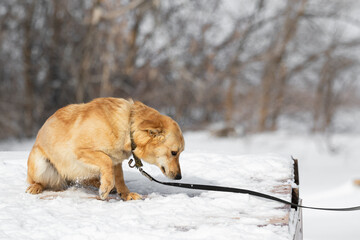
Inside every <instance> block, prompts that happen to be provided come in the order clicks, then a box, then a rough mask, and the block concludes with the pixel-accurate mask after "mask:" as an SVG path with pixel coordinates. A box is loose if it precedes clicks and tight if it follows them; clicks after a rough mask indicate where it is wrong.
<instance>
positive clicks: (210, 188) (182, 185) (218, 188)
mask: <svg viewBox="0 0 360 240" xmlns="http://www.w3.org/2000/svg"><path fill="white" fill-rule="evenodd" d="M134 158H135V164H134V165H131V163H132V161H133V159H130V161H129V166H130V167H131V168H134V167H136V168H137V169H138V170H139V171H140V173H141V174H142V175H144V176H145V177H146V178H148V179H149V180H150V181H154V182H156V183H159V184H162V185H166V186H172V187H180V188H188V189H194V190H206V191H215V192H231V193H242V194H249V195H253V196H256V197H260V198H265V199H269V200H272V201H276V202H280V203H284V204H287V205H290V206H291V207H292V208H307V209H313V210H324V211H341V212H346V211H358V210H360V206H356V207H349V208H320V207H308V206H303V205H299V204H296V203H292V202H288V201H286V200H283V199H281V198H277V197H274V196H270V195H267V194H264V193H260V192H256V191H252V190H247V189H241V188H232V187H222V186H213V185H202V184H191V183H176V182H162V181H159V180H156V179H155V178H153V177H152V176H151V175H150V174H148V173H147V172H145V171H144V170H143V169H142V164H141V161H140V159H139V158H137V157H134ZM139 161H140V162H139ZM140 164H141V165H140Z"/></svg>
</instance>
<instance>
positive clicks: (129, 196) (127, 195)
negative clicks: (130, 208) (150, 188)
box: [114, 163, 142, 201]
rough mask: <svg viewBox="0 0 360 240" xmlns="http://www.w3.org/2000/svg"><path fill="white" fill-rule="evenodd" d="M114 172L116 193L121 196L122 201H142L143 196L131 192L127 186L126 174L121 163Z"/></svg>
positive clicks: (115, 167)
mask: <svg viewBox="0 0 360 240" xmlns="http://www.w3.org/2000/svg"><path fill="white" fill-rule="evenodd" d="M114 172H115V188H116V191H117V192H118V193H119V194H120V197H121V199H122V200H124V201H128V200H138V199H142V196H141V195H139V194H137V193H134V192H130V191H129V189H128V187H127V186H126V185H125V181H124V173H123V169H122V164H121V163H120V164H117V165H115V166H114Z"/></svg>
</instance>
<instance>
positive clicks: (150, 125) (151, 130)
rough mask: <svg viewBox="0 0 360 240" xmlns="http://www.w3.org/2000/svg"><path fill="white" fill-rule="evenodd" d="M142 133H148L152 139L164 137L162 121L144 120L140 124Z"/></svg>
mask: <svg viewBox="0 0 360 240" xmlns="http://www.w3.org/2000/svg"><path fill="white" fill-rule="evenodd" d="M139 129H140V130H141V131H146V132H147V133H148V134H149V136H150V137H152V138H155V137H158V136H162V135H163V129H164V128H163V125H162V123H161V121H157V120H144V121H142V122H141V123H140V124H139Z"/></svg>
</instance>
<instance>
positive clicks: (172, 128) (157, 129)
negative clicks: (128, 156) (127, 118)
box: [131, 102, 185, 180]
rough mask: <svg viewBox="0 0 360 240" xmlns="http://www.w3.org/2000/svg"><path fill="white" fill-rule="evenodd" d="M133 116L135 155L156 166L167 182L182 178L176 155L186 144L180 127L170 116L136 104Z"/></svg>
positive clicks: (132, 128)
mask: <svg viewBox="0 0 360 240" xmlns="http://www.w3.org/2000/svg"><path fill="white" fill-rule="evenodd" d="M134 106H135V111H134V114H133V116H132V118H133V119H132V122H133V123H132V127H131V131H132V132H133V140H134V142H135V144H136V149H135V151H134V153H135V154H136V155H137V156H138V157H139V158H141V159H143V160H144V161H146V162H148V163H150V164H154V165H156V166H158V167H159V168H160V169H161V171H162V172H163V174H164V175H165V176H166V177H168V178H170V179H177V180H178V179H181V169H180V164H179V156H180V153H181V152H182V151H184V147H185V143H184V138H183V136H182V133H181V130H180V127H179V125H178V124H177V123H176V122H175V121H174V120H173V119H171V118H170V117H168V116H164V115H161V114H160V113H159V112H157V111H156V110H155V109H152V108H150V107H147V106H146V105H144V104H142V103H140V102H136V103H135V104H134Z"/></svg>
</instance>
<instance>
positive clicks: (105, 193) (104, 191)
mask: <svg viewBox="0 0 360 240" xmlns="http://www.w3.org/2000/svg"><path fill="white" fill-rule="evenodd" d="M109 193H110V190H109V188H107V187H100V188H99V196H100V199H101V200H106V199H107V198H108V196H109Z"/></svg>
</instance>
